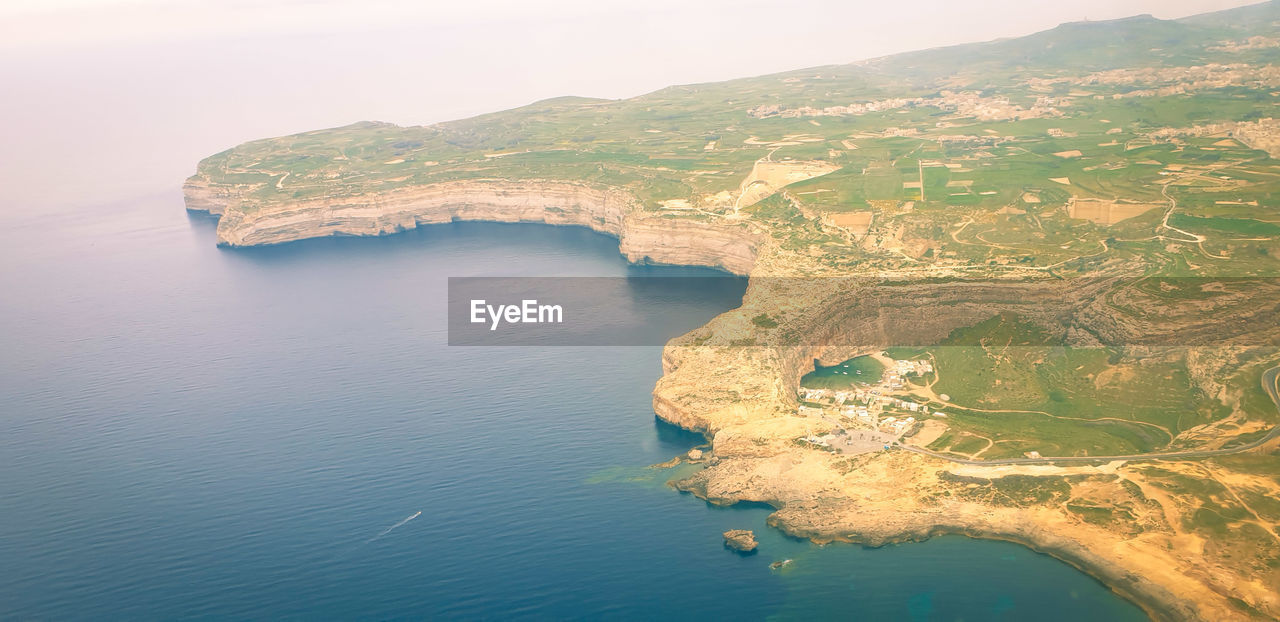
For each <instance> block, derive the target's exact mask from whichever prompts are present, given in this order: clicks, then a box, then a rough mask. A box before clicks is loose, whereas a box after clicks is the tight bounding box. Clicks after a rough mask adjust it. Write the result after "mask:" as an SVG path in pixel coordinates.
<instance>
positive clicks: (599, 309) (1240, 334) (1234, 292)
mask: <svg viewBox="0 0 1280 622" xmlns="http://www.w3.org/2000/svg"><path fill="white" fill-rule="evenodd" d="M745 289H746V280H745V279H743V278H740V277H731V276H671V277H663V276H656V277H655V276H643V277H533V278H530V277H455V278H450V279H449V301H448V322H449V327H448V328H449V330H448V336H449V345H456V346H660V345H664V344H666V343H667V342H668V341H669V340H671V339H672V338H674V337H678V336H680V335H682V334H685V333H687V332H689V331H694V332H693V333H692V334H691V335H689V337H688V338H687V340H688V342H689V343H691V344H705V345H739V346H811V345H828V346H830V345H836V346H856V347H864V346H865V347H872V346H883V347H889V346H939V345H970V346H973V345H991V344H990V343H988V342H989V341H990V339H992V338H994V337H993V335H996V334H998V335H1000V337H999V338H1000V339H1003V340H1006V341H1005V342H1002V343H1001V344H999V345H1008V346H1079V347H1123V346H1153V347H1154V346H1280V279H1277V278H1270V277H1268V278H1262V277H1216V278H1210V277H1081V278H1065V279H1052V278H1046V279H1038V280H1025V281H1014V280H999V279H973V280H966V279H955V278H947V279H933V280H914V281H893V280H884V279H870V278H861V277H848V278H770V277H765V278H760V277H757V278H753V279H751V282H750V289H749V291H748V292H747V293H746V295H745V299H744V298H743V292H744V290H745ZM744 300H745V306H742V308H740V309H737V307H739V306H741V305H743V302H744ZM708 309H714V310H713V311H709V310H708ZM721 312H729V313H730V314H731V318H726V320H725V321H720V322H716V323H714V324H712V326H711V327H704V325H705V324H706V323H707V322H708V321H710V320H711V319H712V318H713V317H715V316H716V315H718V314H719V313H721Z"/></svg>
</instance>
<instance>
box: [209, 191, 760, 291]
mask: <svg viewBox="0 0 1280 622" xmlns="http://www.w3.org/2000/svg"><path fill="white" fill-rule="evenodd" d="M183 195H184V197H185V201H186V207H187V209H188V210H190V211H199V212H207V213H209V214H212V215H214V216H218V229H217V236H218V244H219V245H222V246H262V245H269V244H282V243H285V242H293V241H296V240H303V239H309V238H318V237H328V236H334V235H349V236H379V235H388V234H392V233H398V232H402V231H408V230H410V229H414V228H417V227H418V226H420V225H428V224H437V223H447V222H457V221H476V222H505V223H518V222H523V223H543V224H548V225H577V226H582V227H587V228H589V229H591V230H593V231H596V232H599V233H603V234H606V235H610V236H612V237H615V238H618V250H619V252H621V253H622V255H623V256H624V257H626V258H627V260H628V261H630V262H632V263H652V264H663V265H681V266H706V267H710V268H718V269H721V270H724V271H726V272H730V273H732V274H736V275H742V276H745V275H747V274H750V272H751V270H752V267H753V266H754V265H755V262H756V257H757V254H758V248H757V247H758V245H759V244H760V243H761V242H762V241H763V239H764V238H763V236H762V235H761V234H759V233H758V232H756V231H754V230H752V229H751V227H750V226H748V225H746V224H741V225H738V226H732V227H727V226H723V225H712V224H709V223H705V222H701V221H698V220H694V219H690V218H680V217H664V216H661V215H650V214H645V213H643V212H642V210H640V209H639V208H638V206H637V203H636V200H635V199H634V198H633V197H631V196H630V195H629V194H628V193H626V192H624V191H621V190H617V189H611V188H597V187H592V186H588V185H584V184H577V183H571V182H561V181H536V180H535V181H519V182H513V181H503V180H473V181H461V182H442V183H437V184H430V185H426V186H404V187H400V188H395V189H392V190H387V191H384V192H379V193H374V194H367V195H357V196H351V197H323V198H315V199H303V200H298V201H294V202H288V203H284V204H272V205H269V206H263V205H258V204H256V203H255V202H254V201H253V200H252V199H251V198H248V197H245V196H241V195H239V194H238V193H237V192H236V190H235V188H227V187H221V186H216V185H214V184H211V183H210V182H209V181H208V180H206V179H204V178H203V177H201V176H199V175H196V176H192V177H191V178H189V179H187V181H186V183H185V184H184V185H183Z"/></svg>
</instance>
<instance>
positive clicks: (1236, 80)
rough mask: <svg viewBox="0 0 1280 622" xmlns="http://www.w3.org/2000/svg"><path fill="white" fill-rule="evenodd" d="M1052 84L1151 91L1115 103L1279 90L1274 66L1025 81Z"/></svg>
mask: <svg viewBox="0 0 1280 622" xmlns="http://www.w3.org/2000/svg"><path fill="white" fill-rule="evenodd" d="M1055 84H1068V85H1071V86H1110V87H1116V86H1137V85H1145V86H1150V87H1152V88H1146V89H1133V90H1126V91H1123V92H1120V93H1115V94H1113V95H1111V97H1112V98H1115V99H1123V98H1128V97H1154V96H1161V95H1179V94H1183V93H1189V92H1192V91H1200V90H1207V89H1220V88H1224V87H1229V86H1248V87H1256V88H1273V87H1276V86H1280V68H1278V67H1276V66H1274V65H1249V64H1245V63H1230V64H1222V63H1210V64H1207V65H1193V66H1187V67H1142V68H1136V69H1109V70H1107V71H1098V72H1095V73H1091V74H1087V75H1084V76H1074V77H1069V76H1064V77H1059V78H1033V79H1031V80H1028V81H1027V86H1028V87H1030V88H1031V89H1032V90H1044V89H1049V88H1052V86H1053V85H1055ZM1105 97H1106V96H1104V95H1094V98H1095V99H1105Z"/></svg>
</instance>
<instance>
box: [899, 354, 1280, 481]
mask: <svg viewBox="0 0 1280 622" xmlns="http://www.w3.org/2000/svg"><path fill="white" fill-rule="evenodd" d="M1262 390H1264V391H1266V392H1267V395H1268V396H1269V397H1270V398H1271V401H1272V402H1275V404H1276V408H1277V409H1280V366H1277V367H1272V368H1271V369H1268V370H1267V371H1264V372H1262ZM1278 436H1280V425H1277V426H1275V427H1273V428H1271V431H1270V432H1267V434H1266V435H1265V436H1263V437H1262V438H1260V439H1258V440H1256V441H1253V442H1250V443H1245V444H1244V445H1240V446H1238V447H1229V448H1226V449H1200V450H1190V451H1173V452H1167V453H1158V454H1129V455H1122V456H1062V457H1057V458H1053V457H1048V458H1045V457H1041V458H1002V459H998V460H972V459H967V458H957V457H955V456H949V455H947V454H942V453H938V452H936V451H930V450H928V449H925V448H923V447H916V446H914V445H904V444H899V445H896V446H897V447H899V448H901V449H905V450H907V451H910V452H915V453H918V454H924V455H926V456H932V457H934V458H940V459H942V460H947V461H949V462H955V463H957V464H968V465H973V466H999V465H1002V464H1047V463H1062V462H1075V463H1086V464H1087V463H1095V462H1116V461H1119V460H1124V461H1128V462H1139V461H1148V460H1190V459H1195V458H1211V457H1213V456H1229V455H1231V454H1238V453H1243V452H1246V451H1249V450H1251V449H1256V448H1258V447H1261V446H1262V445H1264V444H1266V443H1267V442H1269V441H1271V440H1272V439H1275V438H1276V437H1278Z"/></svg>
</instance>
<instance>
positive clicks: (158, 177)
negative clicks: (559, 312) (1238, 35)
mask: <svg viewBox="0 0 1280 622" xmlns="http://www.w3.org/2000/svg"><path fill="white" fill-rule="evenodd" d="M1249 3H1251V2H1250V1H1249V0H1244V1H1233V0H1073V1H1072V2H1044V1H1040V0H1033V1H1028V0H984V1H974V0H914V1H913V2H911V3H910V4H909V5H908V4H905V3H896V2H885V1H883V0H878V1H875V2H862V1H858V0H846V1H828V2H818V1H813V0H793V1H791V2H761V1H758V0H734V1H730V0H702V1H699V0H646V1H644V2H626V3H623V2H609V1H607V0H594V1H590V0H558V1H555V2H533V1H513V0H463V1H459V2H438V1H431V0H427V1H419V2H410V1H405V0H360V1H357V2H347V1H341V2H340V1H337V0H274V1H272V0H261V1H258V0H0V84H4V85H5V86H4V88H5V94H4V96H3V97H0V123H3V128H4V132H3V134H4V139H3V140H0V215H2V214H3V211H4V210H6V209H15V208H18V207H21V206H24V205H54V204H72V203H74V204H84V203H86V202H92V201H94V200H102V199H106V198H126V197H128V196H130V195H131V194H134V195H137V194H142V193H146V192H158V191H161V190H164V189H173V188H178V187H180V185H181V180H182V178H183V177H185V176H186V175H189V174H190V173H191V172H192V171H194V168H195V164H196V162H197V161H198V160H199V159H200V158H201V157H203V156H205V155H209V154H211V153H214V152H217V151H220V150H222V149H226V148H229V147H231V146H234V145H235V144H238V143H240V142H243V141H246V140H251V139H254V138H260V137H265V136H275V135H281V134H287V133H293V132H299V131H305V130H309V129H316V128H321V127H333V126H338V125H345V124H347V123H352V122H355V121H360V120H381V121H390V122H393V123H399V124H422V123H432V122H437V121H444V120H449V119H455V118H462V117H467V116H471V115H475V114H480V113H484V112H490V111H494V110H501V109H505V108H511V107H514V106H519V105H523V104H526V103H529V102H532V101H536V100H539V99H544V98H547V97H555V96H560V95H582V96H592V97H607V98H621V97H630V96H634V95H638V94H641V93H645V92H649V91H652V90H655V89H658V88H661V87H664V86H668V85H671V84H687V83H695V82H706V81H715V80H726V79H731V78H736V77H744V76H752V75H760V74H766V73H771V72H777V71H785V70H790V69H798V68H803V67H810V66H817V65H825V64H833V63H847V62H852V61H856V60H860V59H864V58H871V57H876V56H882V55H886V54H892V53H895V52H902V51H909V50H914V49H921V48H927V47H937V46H941V45H949V44H955V43H965V42H970V41H983V40H989V39H994V38H999V37H1013V36H1020V35H1025V34H1030V33H1032V32H1036V31H1039V30H1044V29H1046V28H1051V27H1053V26H1055V25H1057V24H1059V23H1062V22H1067V21H1079V20H1083V19H1091V20H1101V19H1112V18H1118V17H1127V16H1130V15H1136V14H1141V13H1151V14H1153V15H1155V16H1156V17H1161V18H1176V17H1182V16H1185V15H1191V14H1195V13H1202V12H1206V11H1213V10H1220V9H1225V8H1231V7H1233V6H1240V5H1244V4H1249Z"/></svg>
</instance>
